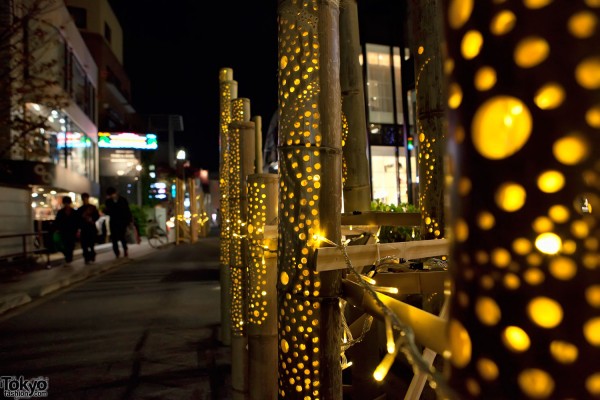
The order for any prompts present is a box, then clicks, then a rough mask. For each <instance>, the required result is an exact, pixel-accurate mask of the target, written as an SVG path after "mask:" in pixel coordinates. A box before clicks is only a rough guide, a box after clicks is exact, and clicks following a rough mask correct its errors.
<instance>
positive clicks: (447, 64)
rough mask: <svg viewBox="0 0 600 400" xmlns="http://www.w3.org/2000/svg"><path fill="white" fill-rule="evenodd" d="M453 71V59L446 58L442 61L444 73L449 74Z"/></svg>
mask: <svg viewBox="0 0 600 400" xmlns="http://www.w3.org/2000/svg"><path fill="white" fill-rule="evenodd" d="M453 71H454V60H453V59H451V58H446V61H444V72H445V73H446V75H451V74H452V72H453Z"/></svg>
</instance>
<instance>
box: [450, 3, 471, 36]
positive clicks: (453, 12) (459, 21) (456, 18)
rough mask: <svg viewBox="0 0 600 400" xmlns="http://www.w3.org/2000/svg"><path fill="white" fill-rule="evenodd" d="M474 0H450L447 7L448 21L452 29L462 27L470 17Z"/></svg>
mask: <svg viewBox="0 0 600 400" xmlns="http://www.w3.org/2000/svg"><path fill="white" fill-rule="evenodd" d="M473 1H474V0H452V1H451V2H450V6H449V8H448V23H449V24H450V26H451V27H452V28H453V29H458V28H460V27H462V26H463V25H464V24H465V22H467V21H468V19H469V18H470V17H471V13H472V12H473Z"/></svg>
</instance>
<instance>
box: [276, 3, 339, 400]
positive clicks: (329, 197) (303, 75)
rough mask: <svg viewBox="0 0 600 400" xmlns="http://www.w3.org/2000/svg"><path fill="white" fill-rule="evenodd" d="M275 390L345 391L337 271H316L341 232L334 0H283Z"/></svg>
mask: <svg viewBox="0 0 600 400" xmlns="http://www.w3.org/2000/svg"><path fill="white" fill-rule="evenodd" d="M278 13H279V19H278V21H279V108H280V112H281V114H280V121H279V123H280V125H279V127H280V133H279V135H280V140H279V164H280V165H279V168H280V171H279V174H280V175H279V177H280V183H279V185H280V198H279V202H280V212H281V214H280V215H279V228H278V234H279V239H278V258H277V263H278V274H279V276H278V284H277V295H278V309H279V310H280V311H279V313H278V323H279V397H280V398H282V399H283V398H292V399H306V398H311V399H332V400H333V399H341V398H342V373H341V364H340V354H341V314H340V308H339V295H340V293H341V272H340V271H327V272H317V271H316V266H315V259H314V253H315V249H316V248H318V247H319V246H320V244H321V241H320V240H319V238H320V237H321V236H323V237H326V238H328V239H329V240H331V241H333V242H338V243H339V242H340V240H341V227H340V217H341V194H342V187H341V176H342V154H341V152H342V149H341V97H340V94H341V90H340V84H339V73H340V66H339V62H340V61H339V59H340V55H339V29H338V18H339V6H338V4H337V2H336V1H332V0H324V1H323V0H309V1H305V2H298V1H295V0H283V1H280V2H279V8H278Z"/></svg>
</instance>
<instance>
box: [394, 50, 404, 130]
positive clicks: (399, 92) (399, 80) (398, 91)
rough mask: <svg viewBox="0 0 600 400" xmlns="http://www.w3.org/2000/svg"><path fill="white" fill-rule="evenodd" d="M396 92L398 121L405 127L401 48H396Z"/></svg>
mask: <svg viewBox="0 0 600 400" xmlns="http://www.w3.org/2000/svg"><path fill="white" fill-rule="evenodd" d="M393 50H394V57H393V61H394V64H393V65H394V90H395V95H396V121H397V123H398V124H400V125H404V113H403V109H402V97H403V96H402V60H401V58H400V48H399V47H394V49H393Z"/></svg>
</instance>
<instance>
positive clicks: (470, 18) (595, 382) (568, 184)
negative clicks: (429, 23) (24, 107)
mask: <svg viewBox="0 0 600 400" xmlns="http://www.w3.org/2000/svg"><path fill="white" fill-rule="evenodd" d="M599 6H600V5H599V4H598V2H597V1H596V2H593V1H589V0H588V1H584V0H573V1H555V2H551V1H525V2H521V3H520V4H519V6H518V7H512V6H511V7H507V8H504V7H498V4H495V2H492V1H473V2H450V3H448V2H446V6H445V9H444V13H443V15H444V17H445V21H446V33H447V37H448V47H447V49H448V61H447V65H448V66H449V68H448V74H449V75H448V89H449V90H448V92H449V97H448V105H449V118H448V120H449V122H450V124H449V132H450V137H451V138H452V139H453V140H452V141H451V143H450V144H451V147H450V148H449V156H450V160H449V161H450V164H451V165H452V166H453V170H452V171H451V172H452V174H451V175H450V174H449V175H448V180H449V181H450V182H452V185H451V190H450V198H451V200H452V209H451V211H452V212H451V215H452V221H451V223H450V224H449V226H452V227H453V232H454V233H453V235H452V236H453V240H452V243H451V259H452V260H454V263H455V265H453V266H452V268H451V272H452V277H453V285H454V288H455V289H454V290H455V292H456V295H455V296H453V299H452V302H451V306H450V320H449V326H450V329H449V342H450V347H451V348H452V357H451V358H450V362H451V364H450V371H449V376H450V381H449V382H450V385H451V386H453V387H454V388H455V390H456V391H457V392H458V393H459V394H460V395H461V398H469V399H491V398H497V399H498V398H502V399H575V398H576V399H597V398H598V397H599V396H600V374H599V371H600V369H599V361H598V360H600V285H599V282H600V268H599V267H600V258H599V257H598V255H599V252H598V250H599V238H600V214H599V213H598V210H600V184H599V182H600V181H599V179H598V177H599V171H600V164H599V162H598V154H600V96H599V95H600V90H599V89H600V81H599V77H600V74H599V60H600V46H599V45H598V44H599V43H600V30H599V29H598V23H597V22H598V21H600V8H599ZM523 21H527V23H526V24H523V23H522V22H523ZM585 21H587V22H585ZM557 27H562V28H561V29H557ZM533 49H535V50H533ZM450 67H451V68H450Z"/></svg>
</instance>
